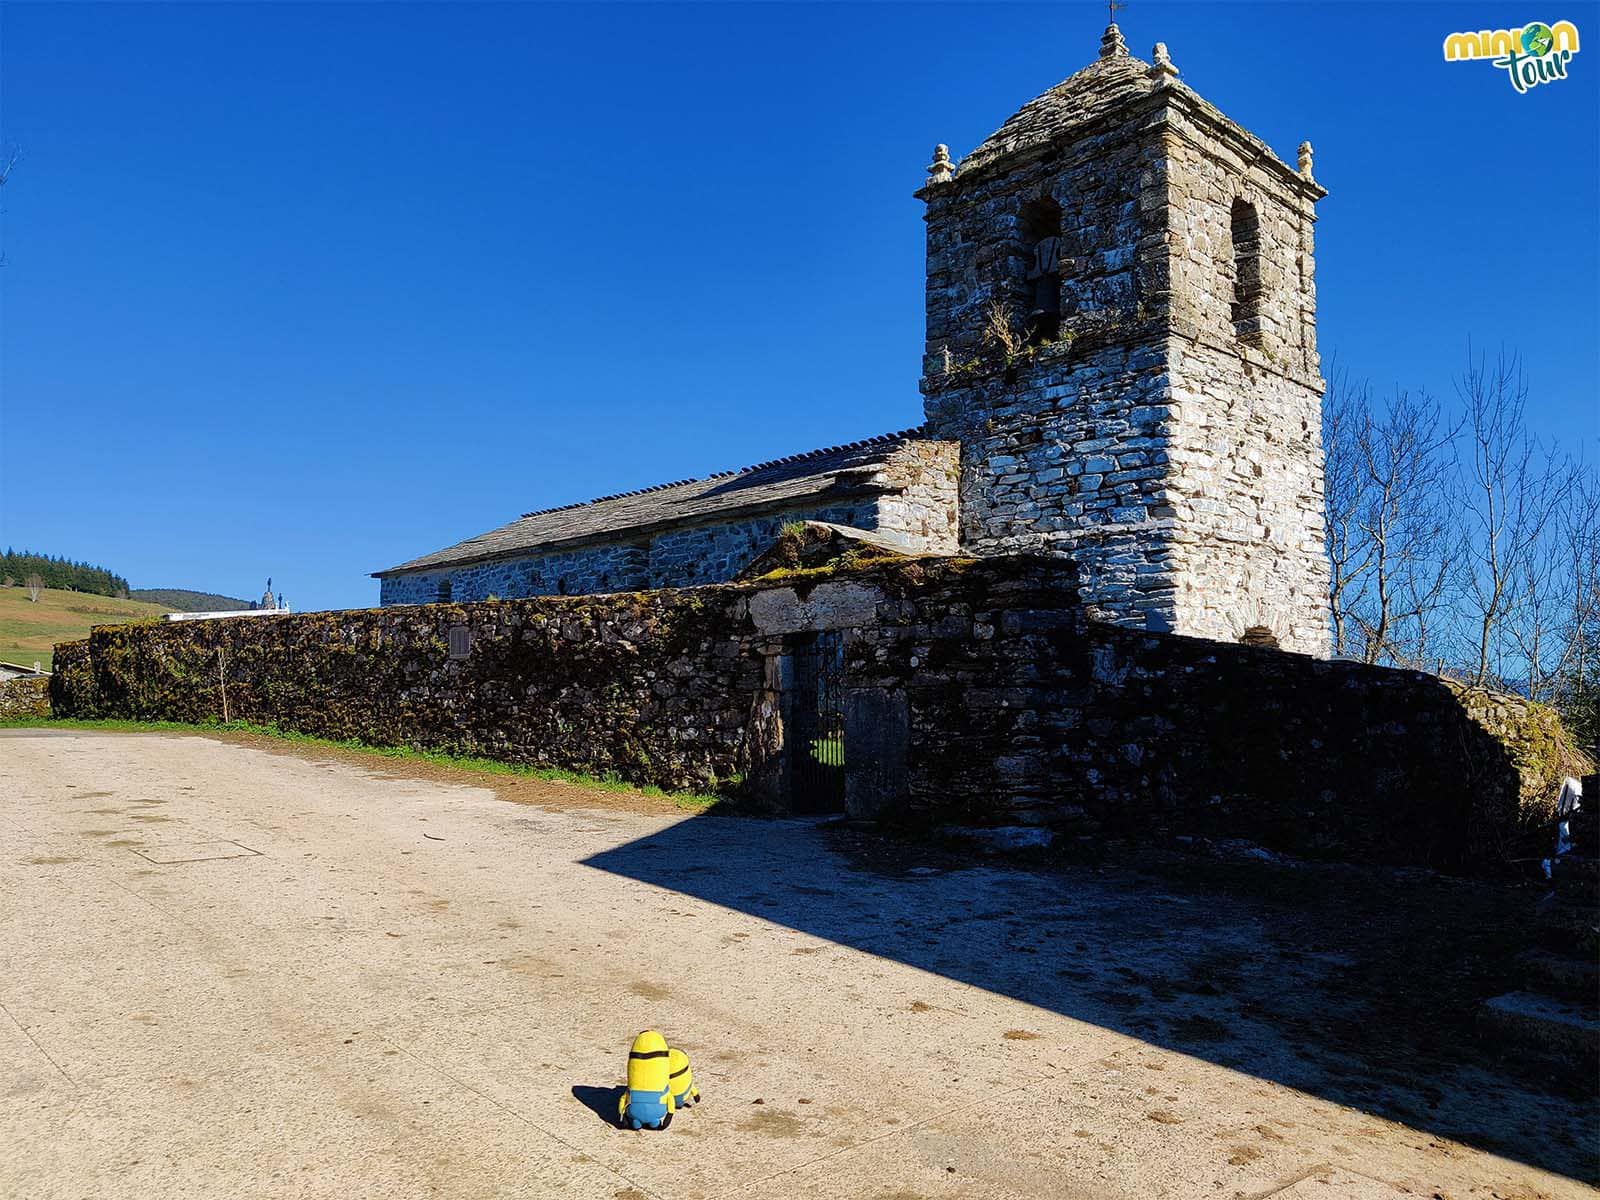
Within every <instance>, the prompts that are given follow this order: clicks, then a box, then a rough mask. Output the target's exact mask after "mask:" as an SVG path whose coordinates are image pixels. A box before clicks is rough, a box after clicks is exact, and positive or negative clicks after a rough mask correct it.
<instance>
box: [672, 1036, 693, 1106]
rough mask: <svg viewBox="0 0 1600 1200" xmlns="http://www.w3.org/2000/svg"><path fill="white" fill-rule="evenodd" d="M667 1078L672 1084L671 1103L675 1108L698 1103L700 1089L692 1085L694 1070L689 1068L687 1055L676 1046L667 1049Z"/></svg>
mask: <svg viewBox="0 0 1600 1200" xmlns="http://www.w3.org/2000/svg"><path fill="white" fill-rule="evenodd" d="M667 1079H668V1081H669V1082H670V1083H671V1086H672V1103H673V1105H674V1106H675V1107H677V1108H688V1107H689V1106H690V1105H691V1104H698V1103H700V1089H699V1088H697V1087H695V1085H694V1072H693V1071H691V1070H690V1069H689V1056H688V1055H687V1054H685V1053H684V1052H683V1051H682V1050H679V1049H678V1048H677V1047H675V1046H674V1047H672V1048H670V1049H669V1050H668V1051H667Z"/></svg>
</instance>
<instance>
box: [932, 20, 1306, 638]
mask: <svg viewBox="0 0 1600 1200" xmlns="http://www.w3.org/2000/svg"><path fill="white" fill-rule="evenodd" d="M1154 75H1155V76H1159V78H1160V80H1161V81H1160V82H1157V83H1154V84H1152V82H1151V79H1152V77H1153V73H1152V72H1151V71H1149V70H1148V69H1147V68H1146V66H1145V64H1142V63H1139V62H1138V61H1137V60H1135V59H1132V58H1131V57H1129V56H1127V55H1126V54H1117V53H1112V52H1110V48H1108V57H1103V58H1102V59H1101V60H1100V62H1099V63H1097V64H1095V65H1094V66H1092V67H1091V68H1089V69H1087V70H1086V71H1084V72H1080V73H1079V75H1076V76H1074V77H1073V78H1072V79H1071V80H1068V81H1067V82H1066V83H1064V84H1062V85H1060V86H1059V87H1058V88H1056V89H1052V91H1051V92H1048V93H1046V94H1045V95H1044V96H1042V97H1040V98H1039V99H1038V100H1036V101H1034V102H1033V103H1032V104H1030V105H1029V106H1027V107H1025V108H1024V109H1023V110H1022V112H1020V113H1019V114H1018V115H1017V116H1016V117H1014V118H1013V119H1012V121H1011V122H1008V125H1007V126H1006V127H1003V128H1002V131H1001V133H999V134H996V136H995V138H992V139H990V141H989V142H987V143H985V145H984V146H983V147H980V148H979V149H978V150H977V151H975V152H974V155H973V156H972V158H971V159H970V160H969V161H967V162H963V163H962V164H961V165H960V167H959V169H957V170H956V171H955V173H954V175H953V177H952V176H951V175H950V174H949V173H948V172H947V171H940V170H939V169H938V167H937V164H936V168H935V170H934V171H933V172H932V174H931V175H930V181H929V183H928V185H927V186H926V187H925V188H924V189H923V191H922V192H921V193H919V194H920V195H921V196H922V197H923V198H924V199H925V200H926V202H927V213H926V220H927V225H928V258H927V345H926V354H925V357H924V362H923V385H922V387H923V393H924V403H925V408H926V412H927V421H928V427H929V429H930V430H931V431H932V432H934V433H935V435H936V436H940V437H949V438H955V439H958V440H959V441H960V442H961V446H962V459H961V461H962V488H961V536H962V546H963V548H964V549H967V550H969V551H971V552H974V553H979V554H996V553H999V554H1005V553H1016V552H1019V551H1024V552H1046V553H1058V554H1062V555H1065V556H1070V557H1072V558H1073V559H1075V560H1076V562H1077V563H1078V565H1079V568H1080V571H1081V574H1082V578H1083V588H1084V599H1085V600H1086V602H1088V603H1090V604H1092V605H1094V606H1096V607H1098V608H1100V609H1101V610H1103V611H1104V613H1105V614H1107V615H1108V616H1109V618H1110V619H1111V620H1113V621H1115V622H1116V623H1118V624H1120V625H1123V626H1127V627H1131V628H1137V629H1149V630H1156V631H1160V630H1174V631H1176V632H1179V633H1185V634H1193V635H1198V636H1204V637H1211V638H1218V639H1223V640H1237V638H1238V637H1239V636H1240V634H1242V633H1243V631H1244V630H1245V629H1248V628H1250V627H1252V626H1258V625H1264V626H1266V627H1267V628H1268V629H1270V630H1271V631H1272V633H1273V634H1274V635H1275V636H1276V637H1277V639H1278V640H1279V642H1280V644H1281V645H1283V646H1284V647H1286V648H1290V649H1295V650H1300V651H1304V652H1306V653H1312V654H1326V653H1327V649H1328V630H1327V619H1326V586H1327V565H1326V560H1325V556H1324V552H1323V535H1322V472H1323V462H1322V449H1321V420H1320V404H1321V393H1322V381H1321V378H1320V376H1319V375H1318V367H1317V356H1316V340H1315V290H1314V285H1313V283H1312V272H1313V265H1312V256H1311V248H1312V235H1311V229H1312V224H1313V222H1314V219H1315V214H1314V203H1315V199H1316V198H1317V197H1318V196H1320V195H1321V194H1322V190H1321V188H1320V187H1318V186H1317V185H1315V184H1314V183H1313V182H1311V180H1310V179H1309V176H1308V175H1307V176H1305V177H1302V176H1300V175H1297V174H1296V173H1295V172H1294V171H1293V170H1291V169H1290V168H1288V167H1286V166H1285V165H1284V164H1283V163H1281V162H1280V161H1278V160H1277V159H1276V158H1275V157H1274V156H1273V155H1272V154H1271V152H1270V151H1269V150H1268V149H1267V148H1266V147H1265V146H1263V145H1262V144H1261V143H1260V142H1259V141H1258V140H1257V139H1255V138H1253V137H1252V136H1251V135H1249V134H1248V133H1246V132H1245V131H1244V130H1243V129H1241V128H1240V127H1238V126H1237V125H1235V124H1233V123H1232V122H1230V121H1228V120H1227V118H1225V117H1224V116H1223V115H1222V114H1221V113H1219V112H1217V110H1216V109H1214V108H1213V107H1211V106H1210V105H1209V104H1207V103H1206V102H1205V101H1204V100H1203V99H1201V98H1200V97H1199V96H1197V95H1196V94H1195V93H1194V92H1192V91H1191V90H1189V89H1188V88H1187V87H1185V86H1183V85H1182V84H1178V83H1175V82H1171V81H1170V80H1169V78H1168V77H1167V76H1166V75H1164V74H1161V73H1159V72H1156V73H1154ZM1013 127H1014V128H1015V129H1016V130H1017V131H1018V132H1017V134H1016V135H1015V139H1014V140H1013V141H1010V142H1008V141H1007V140H1006V139H1005V137H1004V136H1003V135H1004V134H1005V131H1006V129H1008V128H1013ZM1046 131H1049V135H1048V136H1046ZM1008 146H1009V147H1012V148H1010V149H1008V148H1007V147H1008ZM1041 200H1046V201H1049V202H1052V203H1053V204H1054V205H1056V206H1058V207H1059V213H1060V231H1059V234H1060V244H1059V276H1060V329H1059V332H1058V334H1057V336H1056V338H1055V340H1054V341H1047V342H1045V343H1044V344H1040V345H1036V346H1028V347H1023V348H1021V349H1018V348H1016V347H1014V346H1013V347H1012V348H1009V349H1008V348H1006V347H1004V346H1001V345H1000V344H999V343H998V341H997V339H996V338H995V337H994V336H992V334H987V333H986V331H988V330H989V328H990V326H991V325H992V319H991V318H992V314H993V312H994V308H993V306H994V305H995V304H996V303H997V302H1004V303H1006V304H1008V305H1010V306H1011V308H1012V310H1013V311H1014V312H1015V311H1017V310H1018V309H1019V308H1021V307H1022V306H1025V305H1026V304H1027V303H1028V300H1027V296H1028V292H1027V285H1028V271H1029V263H1030V257H1029V238H1030V237H1033V238H1036V237H1037V234H1038V231H1037V230H1036V229H1035V230H1033V231H1032V232H1030V230H1029V221H1030V219H1033V218H1030V213H1037V212H1038V205H1039V204H1040V202H1041ZM1236 200H1238V201H1245V202H1248V203H1249V204H1251V205H1253V206H1254V212H1255V214H1256V216H1257V218H1258V220H1257V221H1256V222H1255V226H1254V227H1255V228H1256V230H1257V233H1258V237H1257V251H1256V253H1255V254H1254V255H1248V254H1247V255H1246V257H1245V260H1244V261H1245V269H1244V270H1243V272H1240V271H1238V270H1236V267H1235V255H1234V249H1235V247H1234V245H1233V224H1234V203H1235V201H1236ZM1050 211H1052V212H1053V211H1054V210H1053V209H1052V210H1050ZM1247 224H1248V223H1247ZM1248 246H1249V243H1248V242H1245V241H1241V249H1247V248H1248ZM1035 271H1037V264H1035ZM1241 274H1242V275H1243V276H1244V278H1243V279H1242V280H1241V278H1240V275H1241ZM1240 284H1248V285H1249V286H1250V287H1251V288H1253V289H1254V292H1253V293H1252V297H1253V298H1252V299H1251V301H1250V303H1249V304H1248V305H1247V306H1246V308H1245V309H1242V310H1241V313H1239V314H1236V313H1235V312H1234V309H1233V305H1234V302H1235V300H1236V299H1237V298H1238V297H1239V295H1242V294H1243V293H1238V294H1236V285H1240ZM1236 316H1240V317H1241V320H1240V322H1239V324H1238V325H1237V327H1236V324H1235V317H1236ZM1021 332H1022V329H1021V325H1020V322H1014V323H1013V334H1014V335H1016V334H1019V333H1021Z"/></svg>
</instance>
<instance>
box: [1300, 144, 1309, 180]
mask: <svg viewBox="0 0 1600 1200" xmlns="http://www.w3.org/2000/svg"><path fill="white" fill-rule="evenodd" d="M1300 178H1301V179H1310V178H1311V143H1310V142H1301V143H1300Z"/></svg>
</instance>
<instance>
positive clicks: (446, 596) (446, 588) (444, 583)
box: [439, 575, 450, 604]
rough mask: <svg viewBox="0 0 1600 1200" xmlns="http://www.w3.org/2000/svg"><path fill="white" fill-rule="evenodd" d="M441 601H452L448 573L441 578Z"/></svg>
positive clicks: (445, 602) (442, 602)
mask: <svg viewBox="0 0 1600 1200" xmlns="http://www.w3.org/2000/svg"><path fill="white" fill-rule="evenodd" d="M439 603H440V604H449V603H450V576H448V575H446V576H445V577H444V578H443V579H441V580H439Z"/></svg>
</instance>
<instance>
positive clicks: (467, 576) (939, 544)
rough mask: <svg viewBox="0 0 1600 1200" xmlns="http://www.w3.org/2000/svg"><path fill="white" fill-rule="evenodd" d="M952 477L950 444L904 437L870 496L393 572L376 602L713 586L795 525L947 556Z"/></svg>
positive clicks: (952, 537)
mask: <svg viewBox="0 0 1600 1200" xmlns="http://www.w3.org/2000/svg"><path fill="white" fill-rule="evenodd" d="M956 476H957V448H956V446H955V445H954V444H953V443H950V442H939V441H931V440H917V439H910V440H907V441H906V442H904V443H903V444H901V445H899V446H897V447H895V449H894V450H893V452H892V453H891V454H890V455H889V456H888V459H887V461H886V462H885V463H884V464H883V465H882V466H881V468H880V469H879V470H878V471H877V472H876V473H875V474H874V476H873V478H871V479H870V480H866V481H863V482H864V485H865V486H869V487H871V488H873V489H875V490H874V494H871V495H863V496H855V497H844V498H840V499H837V500H834V501H830V502H824V503H812V504H810V505H801V506H797V507H794V508H787V509H780V510H776V511H771V512H765V513H757V514H751V515H748V516H744V517H740V518H738V519H736V520H731V521H722V522H702V523H698V524H685V525H681V526H675V527H672V528H669V529H666V530H663V531H661V532H659V533H656V534H654V535H649V534H645V535H641V536H636V537H634V538H632V539H627V538H624V539H622V540H619V541H616V542H600V543H597V544H591V545H586V546H582V547H578V548H575V549H572V550H558V551H555V552H552V553H548V554H537V555H528V556H524V557H518V558H504V559H495V560H491V561H488V562H479V563H467V564H464V565H462V566H458V567H454V568H450V569H448V570H437V571H424V572H416V573H412V574H408V575H394V576H390V577H388V578H386V579H383V580H382V581H381V583H380V588H379V603H380V604H383V605H390V604H431V603H434V602H435V601H437V600H438V599H439V588H440V584H441V583H442V582H443V581H444V580H446V579H448V580H449V581H450V599H451V600H452V601H454V602H471V601H477V600H487V599H489V598H490V597H491V596H493V597H495V598H497V599H501V600H507V599H516V598H520V597H525V596H554V595H571V596H577V595H590V594H596V593H603V592H624V591H638V590H641V589H644V588H661V587H692V586H695V585H698V584H706V583H723V582H726V581H727V580H730V579H732V578H733V577H734V576H736V575H737V574H738V573H739V572H740V571H741V570H743V569H744V567H745V566H746V565H748V564H749V562H750V561H751V560H752V559H753V558H755V557H756V556H757V555H758V554H760V553H761V552H762V551H763V550H765V549H766V548H767V547H768V546H770V545H771V544H772V543H773V542H774V541H775V540H776V539H777V537H778V534H779V533H780V532H781V531H782V530H783V527H784V526H785V525H789V524H792V523H794V522H796V521H829V522H832V523H834V524H836V525H849V526H853V527H855V528H858V529H867V530H873V531H876V532H879V533H883V534H886V535H889V536H891V537H893V538H895V540H896V541H898V542H900V543H901V544H902V545H904V546H905V548H906V549H907V550H908V551H921V552H934V553H946V554H948V553H953V552H954V551H955V549H956V491H957V481H956ZM877 489H881V490H877Z"/></svg>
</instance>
